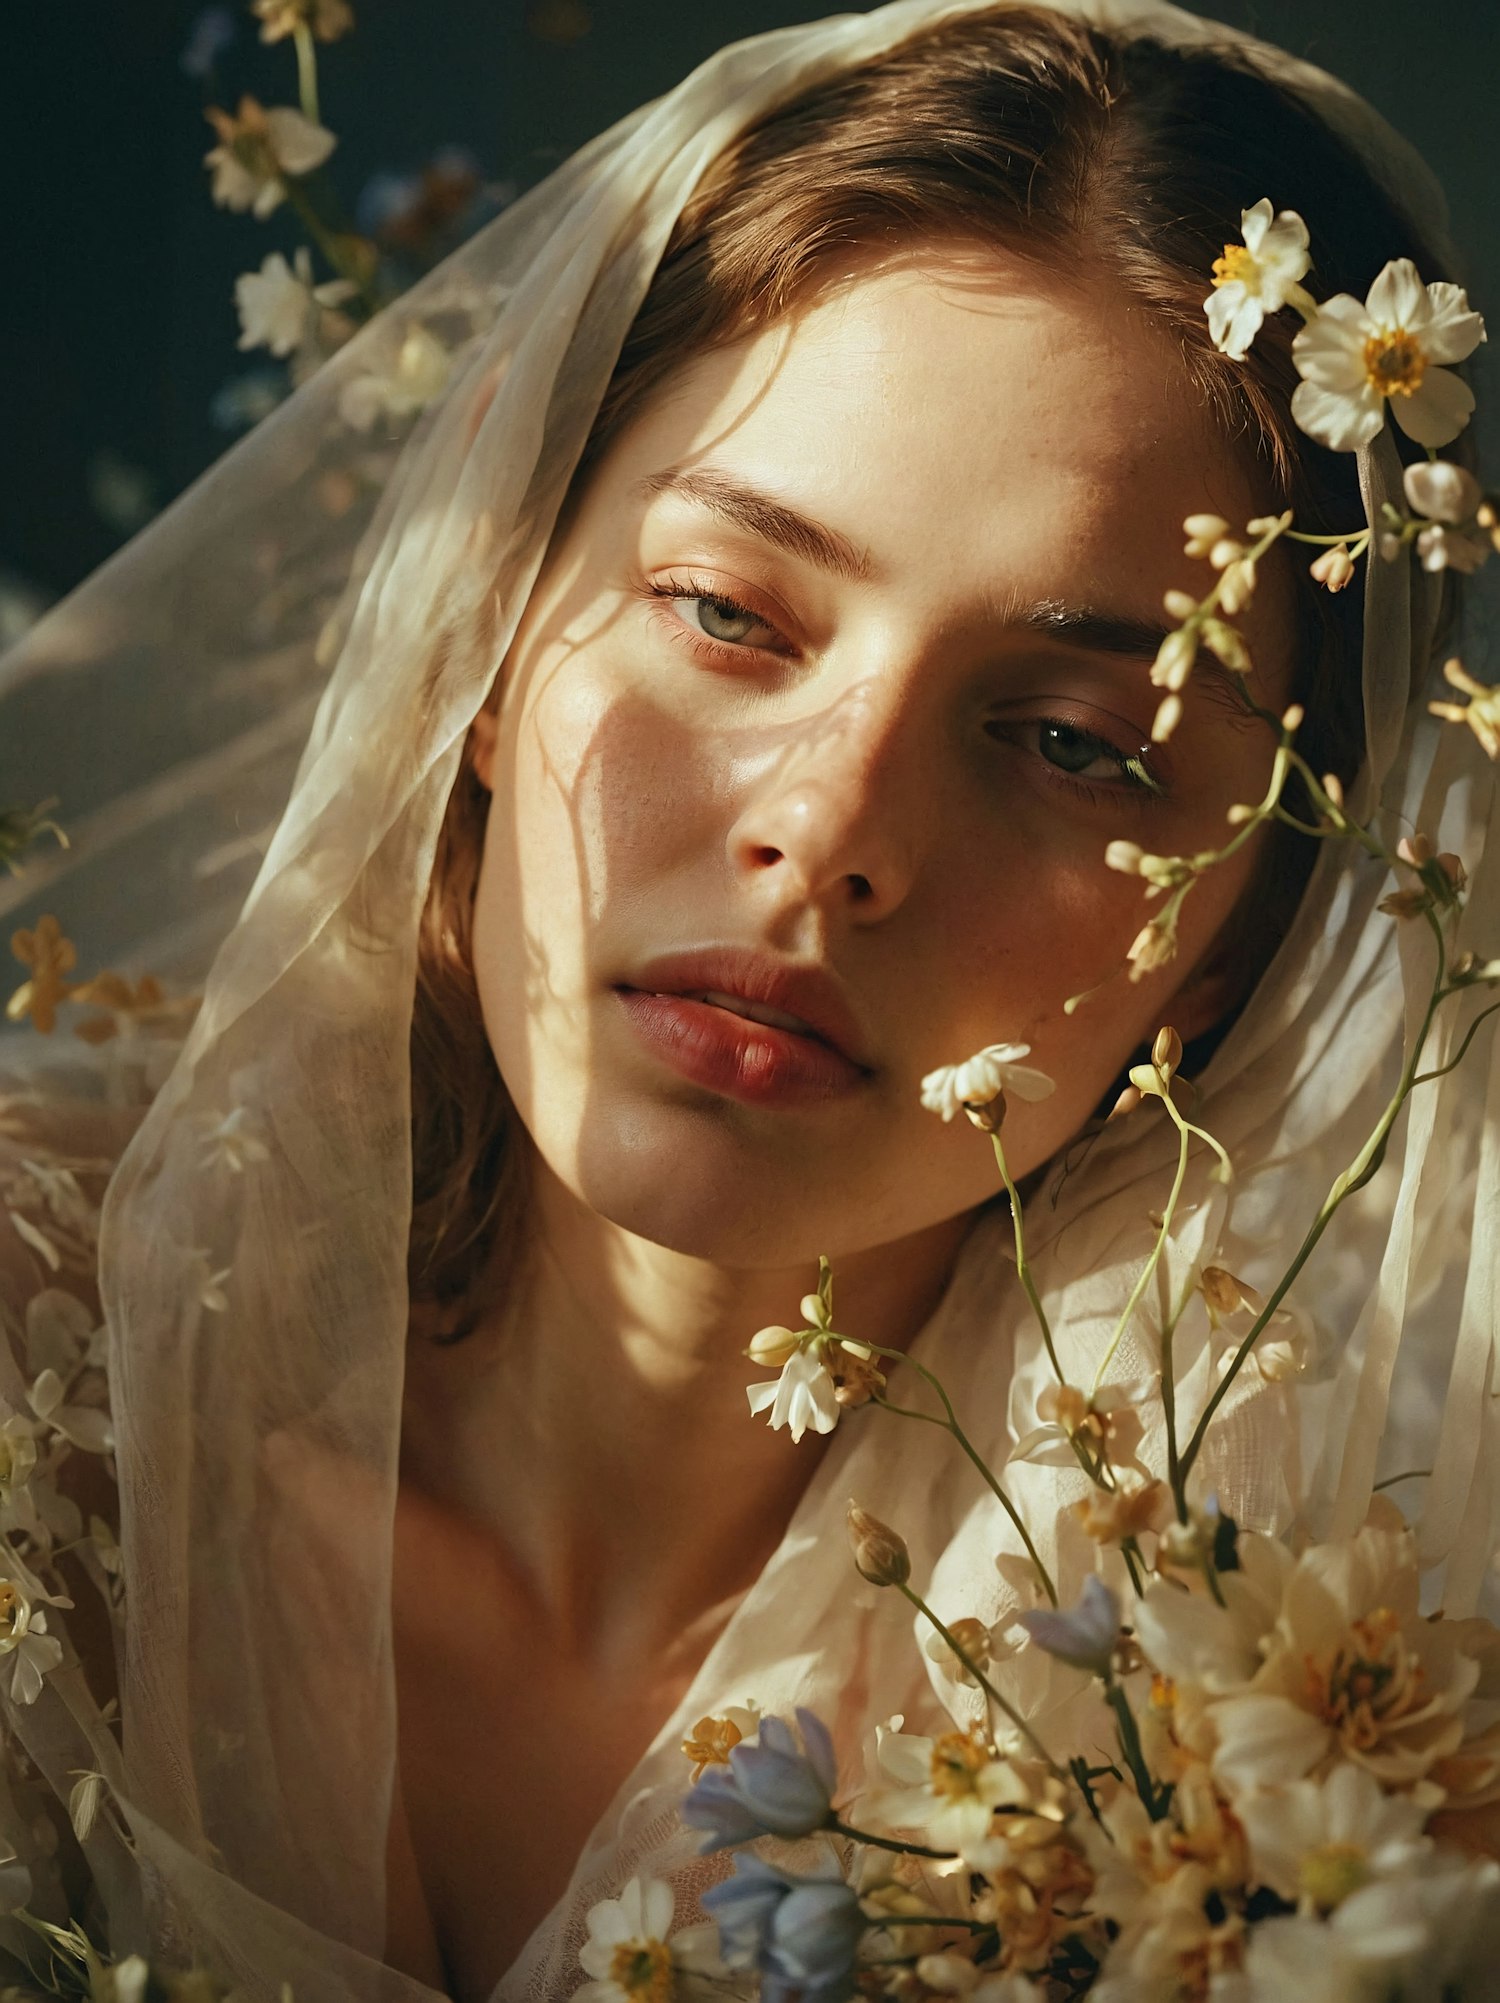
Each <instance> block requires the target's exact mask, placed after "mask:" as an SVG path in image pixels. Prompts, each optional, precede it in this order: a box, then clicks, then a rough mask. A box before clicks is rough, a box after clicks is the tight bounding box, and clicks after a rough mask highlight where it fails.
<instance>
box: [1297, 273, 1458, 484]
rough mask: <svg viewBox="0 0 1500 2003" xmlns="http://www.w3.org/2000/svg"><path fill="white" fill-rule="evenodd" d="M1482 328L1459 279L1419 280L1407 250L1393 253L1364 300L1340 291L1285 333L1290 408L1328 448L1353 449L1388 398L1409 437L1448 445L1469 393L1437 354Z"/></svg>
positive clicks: (1370, 431)
mask: <svg viewBox="0 0 1500 2003" xmlns="http://www.w3.org/2000/svg"><path fill="white" fill-rule="evenodd" d="M1484 337H1485V335H1484V321H1483V320H1482V319H1481V318H1480V316H1479V315H1478V314H1477V313H1472V312H1470V310H1469V301H1468V296H1467V295H1466V294H1465V292H1464V291H1463V290H1462V288H1461V287H1459V286H1457V285H1447V284H1439V285H1424V284H1423V283H1422V281H1421V279H1420V278H1419V277H1418V276H1417V268H1416V266H1415V265H1414V264H1413V263H1412V262H1411V260H1410V259H1409V258H1404V257H1403V258H1397V259H1396V260H1395V261H1394V262H1393V263H1390V264H1388V265H1387V266H1386V267H1385V269H1384V270H1383V271H1382V272H1381V274H1380V276H1379V277H1378V278H1377V279H1376V280H1375V283H1374V284H1373V285H1372V286H1371V287H1370V291H1369V295H1368V297H1367V298H1366V300H1365V303H1364V305H1363V306H1361V305H1360V303H1359V301H1358V300H1357V299H1353V298H1351V297H1350V296H1349V294H1348V293H1346V292H1341V293H1339V294H1337V296H1336V297H1334V298H1332V299H1329V300H1326V301H1325V302H1324V303H1323V305H1322V306H1320V307H1319V309H1318V312H1317V316H1316V317H1315V318H1314V319H1313V320H1312V321H1311V322H1310V324H1309V325H1307V326H1306V327H1304V328H1303V329H1302V331H1301V333H1300V334H1299V335H1298V336H1297V338H1296V340H1295V341H1294V342H1293V343H1292V359H1293V360H1294V361H1295V362H1296V365H1297V372H1298V374H1299V375H1300V376H1301V377H1302V381H1301V382H1300V383H1298V385H1297V388H1296V391H1295V393H1294V394H1293V397H1292V416H1293V417H1294V418H1295V419H1296V420H1297V423H1298V424H1299V425H1300V426H1301V427H1302V429H1303V430H1304V431H1305V432H1307V433H1308V435H1309V436H1310V437H1312V438H1316V439H1318V440H1319V441H1320V442H1321V443H1322V444H1324V445H1328V446H1331V447H1332V448H1333V450H1334V451H1335V452H1353V451H1354V450H1355V449H1356V448H1357V447H1359V446H1361V445H1365V444H1368V443H1369V441H1370V440H1371V439H1372V438H1373V437H1374V436H1375V434H1376V433H1377V432H1378V431H1379V430H1380V428H1381V426H1382V425H1383V424H1384V423H1385V406H1386V404H1387V403H1389V404H1390V406H1391V412H1392V415H1393V416H1394V417H1395V420H1396V422H1397V424H1399V425H1400V427H1401V429H1402V430H1403V431H1404V432H1405V433H1406V435H1407V437H1408V438H1414V439H1415V440H1416V441H1417V443H1418V444H1419V445H1446V444H1448V443H1449V441H1450V440H1451V439H1454V438H1456V437H1457V436H1458V434H1459V432H1460V431H1462V430H1463V428H1464V426H1465V425H1466V424H1467V423H1468V421H1469V416H1470V413H1471V412H1472V410H1473V408H1474V397H1473V393H1472V392H1471V391H1470V389H1469V387H1468V385H1467V384H1466V383H1464V382H1462V381H1460V379H1459V378H1458V377H1457V376H1455V375H1452V374H1450V373H1449V371H1448V370H1447V369H1446V368H1444V367H1442V366H1441V364H1443V363H1445V362H1461V361H1463V360H1464V359H1465V357H1466V356H1468V355H1471V354H1472V353H1473V352H1474V350H1475V348H1477V347H1478V346H1479V343H1480V342H1481V341H1482V340H1483V339H1484Z"/></svg>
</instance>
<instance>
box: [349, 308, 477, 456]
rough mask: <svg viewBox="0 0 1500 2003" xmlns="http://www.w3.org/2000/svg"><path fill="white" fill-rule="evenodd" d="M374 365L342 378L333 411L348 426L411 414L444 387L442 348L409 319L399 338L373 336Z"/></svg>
mask: <svg viewBox="0 0 1500 2003" xmlns="http://www.w3.org/2000/svg"><path fill="white" fill-rule="evenodd" d="M367 352H373V353H374V356H375V360H374V365H373V366H372V367H370V368H367V369H366V370H364V371H363V372H362V373H361V374H359V375H357V376H353V377H351V379H350V380H349V381H348V382H347V383H345V385H344V387H343V390H342V392H341V393H340V396H339V416H340V417H341V418H342V419H343V420H344V422H345V424H347V425H348V426H349V427H350V428H351V429H352V430H354V431H368V430H369V429H370V428H371V426H372V425H374V424H375V422H376V421H377V420H378V419H379V418H382V417H386V418H392V419H398V420H399V419H401V418H404V417H414V416H415V415H416V414H417V412H418V411H419V410H425V409H426V407H427V405H428V404H429V403H431V402H432V401H433V399H434V398H435V397H438V396H441V394H442V392H443V390H444V389H445V388H446V387H447V383H448V371H449V367H450V362H449V356H448V350H447V349H446V348H445V347H444V346H443V344H442V342H441V341H440V340H439V339H438V338H437V336H436V335H435V334H433V333H430V332H429V331H428V329H427V328H426V327H424V326H422V325H420V324H419V323H418V322H413V323H412V324H411V325H410V326H409V327H407V328H406V329H405V331H404V333H402V334H401V336H400V338H399V340H395V341H393V340H391V339H389V338H388V339H387V340H386V341H385V344H384V346H383V347H382V346H381V344H380V336H379V335H377V336H376V346H375V348H374V350H373V351H367Z"/></svg>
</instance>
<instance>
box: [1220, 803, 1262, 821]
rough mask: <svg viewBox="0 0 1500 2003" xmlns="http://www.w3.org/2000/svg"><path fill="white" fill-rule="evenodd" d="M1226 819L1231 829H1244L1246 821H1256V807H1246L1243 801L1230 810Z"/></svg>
mask: <svg viewBox="0 0 1500 2003" xmlns="http://www.w3.org/2000/svg"><path fill="white" fill-rule="evenodd" d="M1224 818H1225V820H1226V821H1228V823H1229V825H1230V827H1232V828H1242V827H1243V826H1244V825H1245V823H1246V821H1253V820H1254V819H1255V809H1254V807H1248V806H1246V805H1245V803H1244V801H1243V800H1241V801H1239V802H1237V803H1236V804H1235V805H1234V806H1232V807H1231V808H1230V809H1229V812H1228V813H1227V814H1226V815H1225V816H1224Z"/></svg>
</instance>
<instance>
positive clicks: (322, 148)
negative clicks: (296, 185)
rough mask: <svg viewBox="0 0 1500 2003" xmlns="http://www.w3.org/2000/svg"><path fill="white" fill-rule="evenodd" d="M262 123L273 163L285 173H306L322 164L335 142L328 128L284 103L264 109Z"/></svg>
mask: <svg viewBox="0 0 1500 2003" xmlns="http://www.w3.org/2000/svg"><path fill="white" fill-rule="evenodd" d="M266 126H267V130H268V132H269V134H270V140H271V151H272V152H273V153H274V154H275V156H276V160H277V164H278V165H279V166H282V167H284V168H285V169H286V171H287V173H289V174H310V173H311V172H312V170H313V168H314V167H321V166H322V164H323V162H324V161H325V160H326V159H327V158H328V156H329V154H330V153H331V152H332V151H333V149H334V146H335V145H336V144H337V141H336V140H335V139H334V136H333V134H332V133H331V132H329V131H327V130H325V128H324V127H323V126H321V125H314V124H313V123H312V121H311V119H308V118H304V117H303V116H302V113H301V112H300V111H293V110H292V109H291V108H290V106H287V105H279V106H278V107H277V108H276V109H275V110H274V111H268V112H267V113H266Z"/></svg>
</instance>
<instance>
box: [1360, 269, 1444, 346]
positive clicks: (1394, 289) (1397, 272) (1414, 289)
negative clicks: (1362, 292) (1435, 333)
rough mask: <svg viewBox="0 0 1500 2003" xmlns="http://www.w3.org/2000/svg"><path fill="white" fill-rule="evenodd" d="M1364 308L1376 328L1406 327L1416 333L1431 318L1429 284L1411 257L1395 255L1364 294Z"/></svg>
mask: <svg viewBox="0 0 1500 2003" xmlns="http://www.w3.org/2000/svg"><path fill="white" fill-rule="evenodd" d="M1365 311H1366V313H1368V314H1369V316H1370V318H1371V319H1372V320H1373V321H1374V322H1375V324H1376V326H1377V327H1405V328H1406V329H1407V331H1408V332H1415V331H1416V330H1417V329H1418V328H1419V327H1425V326H1426V325H1427V322H1428V321H1429V320H1430V319H1431V318H1432V301H1431V300H1430V299H1429V298H1428V296H1427V287H1426V286H1425V285H1424V284H1423V283H1422V281H1421V279H1420V278H1419V277H1418V276H1417V267H1416V266H1415V265H1414V264H1413V263H1412V261H1411V259H1410V258H1409V257H1397V258H1393V259H1392V260H1391V262H1390V263H1389V264H1388V265H1387V266H1386V267H1385V269H1384V271H1382V272H1381V274H1380V276H1379V277H1378V278H1377V279H1376V281H1375V283H1374V284H1373V285H1372V286H1371V287H1370V290H1369V292H1368V294H1367V295H1366V297H1365Z"/></svg>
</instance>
